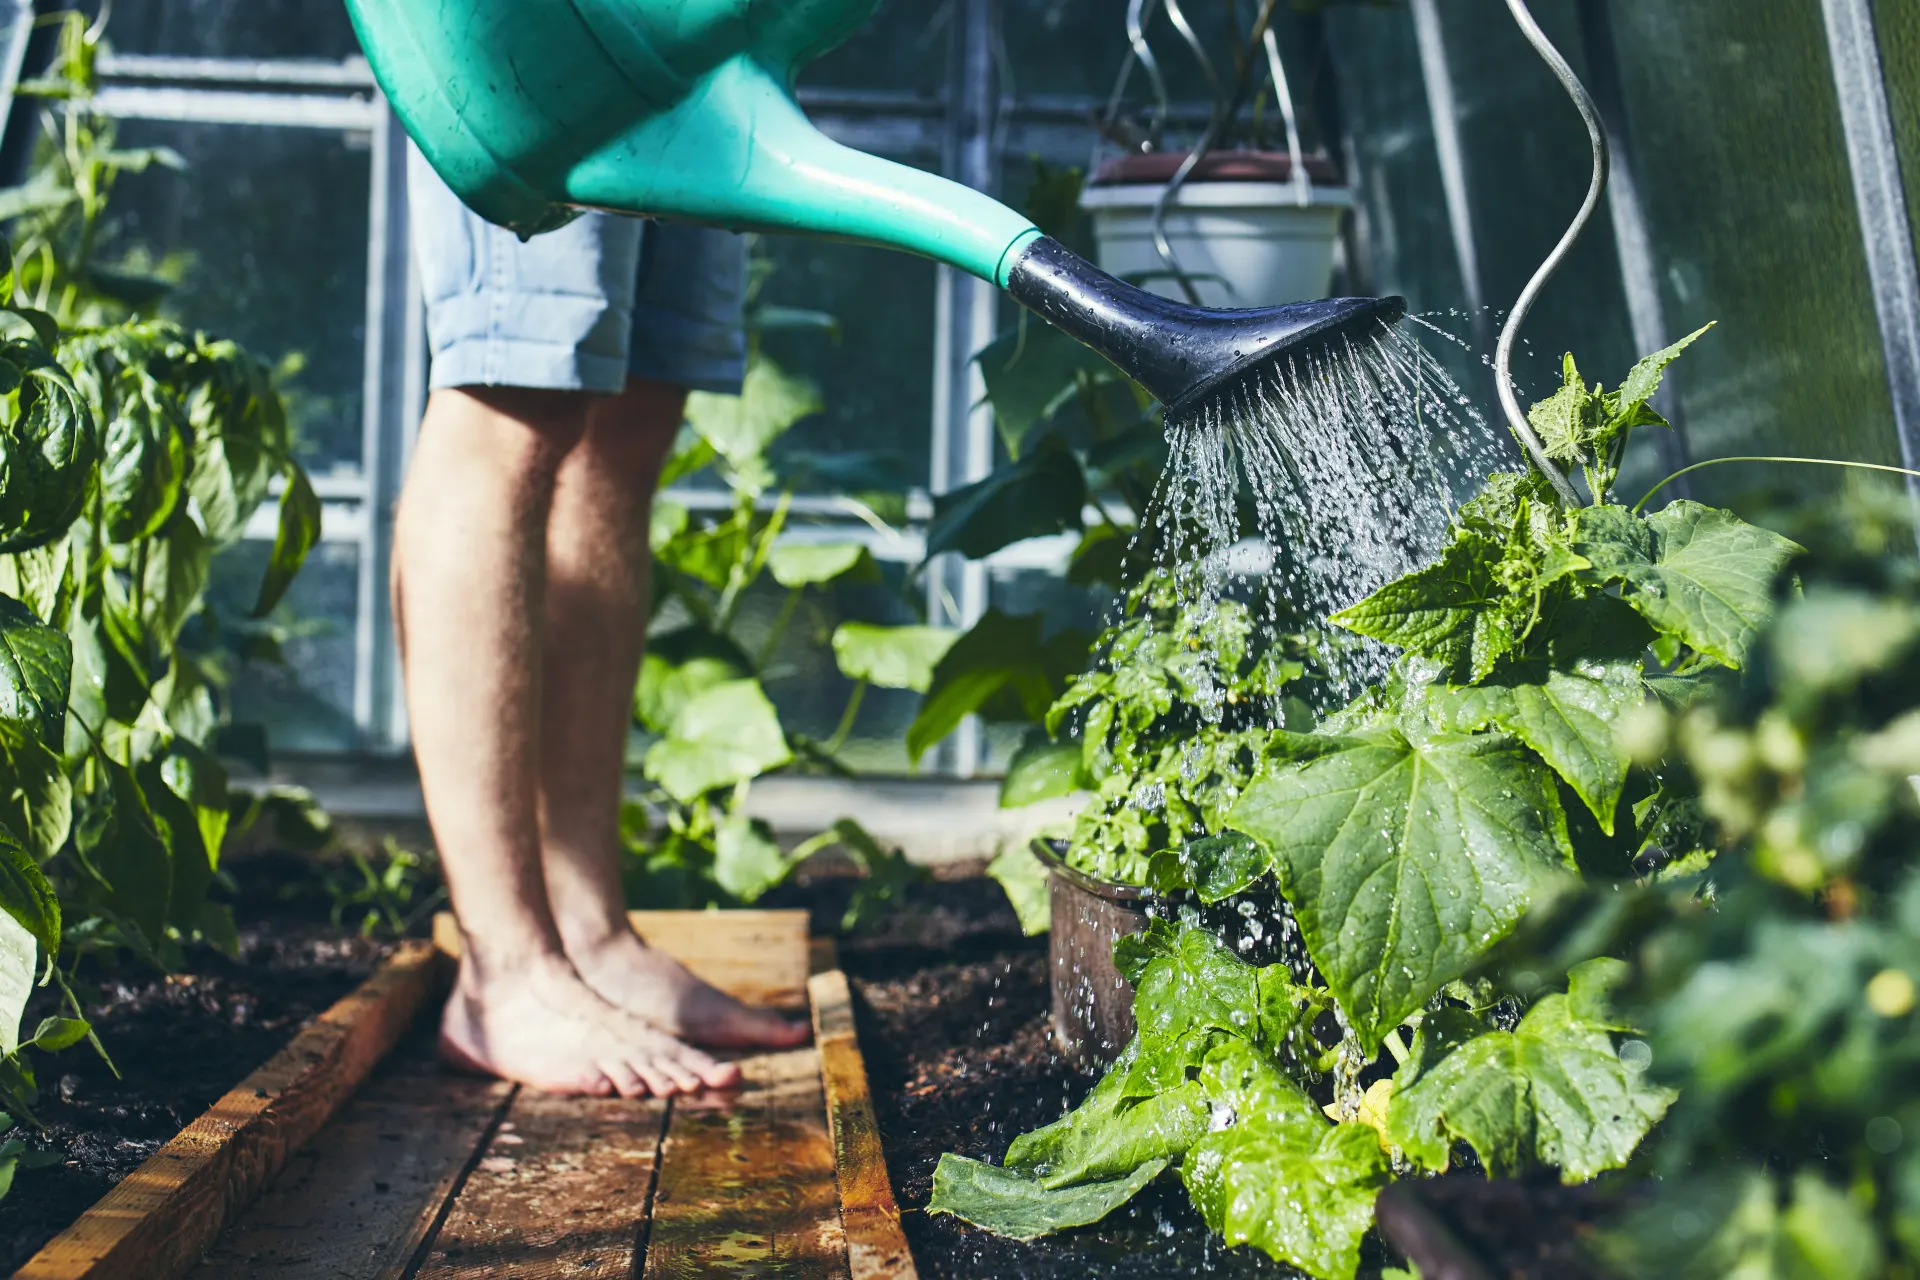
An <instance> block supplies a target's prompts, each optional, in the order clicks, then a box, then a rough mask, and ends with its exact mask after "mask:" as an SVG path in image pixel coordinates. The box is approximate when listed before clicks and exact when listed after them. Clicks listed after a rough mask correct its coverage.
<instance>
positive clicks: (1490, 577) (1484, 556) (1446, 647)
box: [1328, 529, 1519, 677]
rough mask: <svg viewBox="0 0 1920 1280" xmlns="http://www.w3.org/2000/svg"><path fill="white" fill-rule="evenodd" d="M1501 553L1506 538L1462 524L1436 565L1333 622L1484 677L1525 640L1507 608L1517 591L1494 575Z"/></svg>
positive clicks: (1335, 617) (1386, 588)
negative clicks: (1498, 539)
mask: <svg viewBox="0 0 1920 1280" xmlns="http://www.w3.org/2000/svg"><path fill="white" fill-rule="evenodd" d="M1501 556H1502V548H1501V546H1500V544H1498V543H1495V542H1493V541H1492V540H1490V539H1488V538H1486V537H1484V536H1482V535H1480V534H1478V533H1475V532H1473V531H1471V530H1468V529H1462V530H1461V531H1459V532H1458V533H1456V535H1455V537H1454V540H1453V541H1452V542H1451V543H1449V544H1448V545H1447V548H1446V550H1445V551H1443V552H1442V553H1441V556H1440V559H1439V560H1438V561H1437V562H1436V563H1434V564H1431V565H1429V566H1427V567H1426V568H1424V569H1419V570H1416V571H1414V572H1413V573H1410V574H1408V575H1407V576H1406V577H1404V578H1399V579H1397V580H1395V581H1393V582H1389V583H1388V584H1387V585H1386V586H1384V587H1381V588H1380V589H1379V590H1378V591H1376V592H1374V593H1373V594H1372V595H1370V596H1368V597H1367V598H1366V599H1364V600H1362V601H1360V602H1359V603H1358V604H1355V605H1352V606H1350V607H1349V608H1346V609H1343V610H1341V611H1340V612H1339V613H1336V614H1334V615H1332V616H1331V617H1330V618H1328V621H1329V622H1332V623H1335V624H1337V625H1339V626H1342V627H1345V628H1346V629H1347V630H1349V631H1353V632H1356V633H1358V634H1360V635H1363V636H1372V637H1373V638H1374V639H1376V640H1384V641H1386V642H1387V643H1388V644H1395V645H1399V646H1400V647H1402V648H1404V649H1409V650H1412V651H1413V652H1414V653H1417V654H1421V655H1423V656H1426V657H1432V658H1436V659H1438V660H1439V661H1441V662H1443V663H1445V664H1447V665H1448V666H1457V665H1465V666H1467V667H1469V668H1470V669H1471V670H1472V672H1473V673H1474V675H1475V676H1476V677H1480V676H1484V675H1485V674H1486V673H1487V672H1490V671H1491V670H1493V666H1494V664H1495V663H1496V662H1497V661H1499V659H1500V658H1502V657H1504V656H1505V655H1506V654H1507V653H1509V652H1511V651H1512V649H1513V648H1514V646H1515V645H1516V644H1517V643H1519V636H1518V635H1517V634H1516V631H1515V626H1514V619H1513V616H1512V613H1511V610H1510V609H1509V607H1508V606H1509V605H1510V604H1511V602H1512V599H1513V593H1512V591H1511V590H1510V589H1509V588H1508V587H1507V586H1506V584H1504V583H1502V582H1501V581H1500V580H1499V578H1498V577H1496V576H1495V574H1494V567H1495V566H1496V565H1497V564H1499V562H1500V559H1501Z"/></svg>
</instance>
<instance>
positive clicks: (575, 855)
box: [540, 378, 807, 1048]
mask: <svg viewBox="0 0 1920 1280" xmlns="http://www.w3.org/2000/svg"><path fill="white" fill-rule="evenodd" d="M685 399H686V393H685V392H684V391H682V390H681V389H680V388H679V387H676V386H672V385H669V384H667V383H662V382H649V381H645V380H643V379H638V378H636V379H634V380H633V381H631V382H629V383H628V384H627V389H626V391H625V392H624V393H623V394H621V395H619V396H613V397H608V398H606V399H601V400H596V401H595V402H594V404H593V407H592V408H591V409H589V410H588V412H587V426H586V434H585V437H584V438H583V439H582V440H581V442H580V444H579V445H577V446H576V447H575V448H574V449H573V451H572V452H571V453H569V454H568V455H567V458H566V461H565V462H563V463H562V464H561V466H560V474H559V479H558V481H557V483H556V485H555V488H554V496H553V509H552V512H551V514H550V515H549V516H548V523H547V592H546V600H547V613H546V627H547V643H546V646H545V653H546V672H545V678H544V681H543V685H542V694H541V698H542V701H541V707H540V723H541V738H542V741H541V752H540V760H541V779H540V788H541V820H542V824H543V825H542V847H543V853H544V856H545V860H546V872H547V893H548V895H549V897H550V899H551V901H552V903H553V917H554V922H555V923H556V924H557V925H558V926H559V930H560V936H561V939H562V941H563V942H564V943H565V946H566V951H567V955H568V957H569V958H571V959H572V961H573V963H574V966H575V967H576V968H577V969H578V970H579V971H580V974H581V976H582V977H584V978H585V979H586V980H587V982H588V983H589V984H591V985H592V986H593V988H594V990H596V991H598V992H599V993H600V994H601V995H603V996H605V997H606V998H607V999H609V1000H611V1001H613V1002H614V1003H616V1004H618V1005H620V1006H621V1007H623V1008H625V1009H628V1010H631V1011H632V1012H634V1013H637V1014H639V1015H640V1016H641V1017H643V1018H646V1019H647V1020H648V1021H650V1022H652V1023H655V1024H656V1025H658V1026H660V1027H661V1028H663V1029H664V1030H666V1031H668V1032H671V1033H672V1034H673V1035H676V1036H680V1037H683V1038H685V1039H687V1040H689V1041H691V1042H693V1043H695V1044H703V1045H708V1046H712V1047H716V1048H784V1047H786V1046H789V1045H795V1044H799V1043H801V1042H802V1041H804V1040H805V1039H806V1038H807V1028H806V1026H805V1024H804V1023H799V1022H794V1021H791V1020H789V1019H787V1018H784V1017H781V1016H779V1015H778V1014H774V1013H771V1012H769V1011H767V1010H764V1009H755V1008H752V1007H750V1006H748V1005H744V1004H742V1003H740V1002H739V1001H738V1000H735V999H734V998H733V997H731V996H729V995H727V994H725V993H724V992H721V991H719V990H717V989H715V988H714V987H712V986H709V985H708V984H707V983H705V982H702V981H701V980H700V979H698V978H696V977H694V976H693V975H692V974H691V973H689V972H687V970H686V969H685V968H684V967H682V966H681V965H680V963H679V962H678V961H676V960H674V959H673V958H672V957H671V956H668V955H666V954H665V953H663V952H660V951H656V950H653V949H652V948H650V947H648V946H647V945H646V944H645V943H643V942H641V941H640V939H639V938H638V937H637V936H635V934H634V932H633V930H632V929H631V928H629V927H628V925H627V915H626V904H625V900H624V895H623V894H622V892H621V887H620V866H619V847H620V828H619V820H620V815H619V810H620V795H621V785H622V773H623V768H622V765H623V757H624V754H625V750H626V743H627V725H628V720H629V716H630V715H631V712H630V710H629V708H630V707H631V706H632V702H633V684H634V679H635V677H636V676H637V675H638V673H639V669H640V657H641V650H642V647H643V646H644V644H645V638H646V628H647V614H648V609H647V579H648V570H649V568H650V567H651V564H652V556H651V553H650V551H649V550H648V545H647V530H648V524H649V519H650V517H649V512H650V510H651V505H652V497H653V489H654V485H655V483H656V482H657V481H658V479H659V475H660V466H661V463H662V462H663V460H664V459H665V458H666V455H667V453H668V451H669V450H670V449H671V448H672V446H673V438H674V435H675V433H676V432H677V431H678V430H679V427H680V418H681V409H682V407H683V405H684V403H685Z"/></svg>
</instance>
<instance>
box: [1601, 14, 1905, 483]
mask: <svg viewBox="0 0 1920 1280" xmlns="http://www.w3.org/2000/svg"><path fill="white" fill-rule="evenodd" d="M1613 13H1614V22H1615V27H1616V31H1617V33H1618V36H1619V39H1620V47H1621V49H1622V51H1623V55H1624V56H1623V57H1622V62H1623V63H1624V66H1623V67H1622V73H1623V75H1624V77H1625V80H1626V84H1625V88H1626V99H1627V104H1628V110H1629V116H1630V122H1631V126H1632V129H1633V134H1634V138H1635V141H1636V144H1637V147H1638V150H1639V154H1640V159H1641V175H1642V184H1641V185H1642V187H1643V190H1644V197H1645V200H1646V204H1647V213H1648V217H1649V220H1650V221H1651V224H1652V228H1653V234H1654V237H1655V241H1656V250H1657V252H1658V253H1659V255H1660V258H1661V273H1662V277H1663V279H1662V284H1663V288H1664V289H1665V292H1666V295H1667V296H1666V303H1667V314H1668V317H1669V323H1670V324H1671V325H1672V326H1673V327H1674V329H1675V330H1676V331H1679V332H1686V331H1689V330H1691V329H1693V328H1696V327H1698V326H1699V325H1702V324H1705V323H1707V322H1708V321H1710V320H1714V321H1718V322H1719V326H1720V327H1719V328H1717V329H1715V330H1714V332H1713V333H1712V334H1711V335H1710V336H1709V337H1708V338H1706V339H1704V340H1702V342H1701V343H1700V344H1699V346H1698V347H1697V348H1696V349H1695V350H1694V351H1693V352H1691V353H1689V354H1688V356H1687V358H1686V360H1685V361H1684V362H1682V364H1681V365H1680V366H1679V367H1678V370H1679V386H1680V390H1681V395H1682V398H1683V403H1684V405H1685V409H1686V415H1687V430H1688V438H1689V443H1690V445H1691V447H1692V450H1693V452H1694V454H1695V455H1696V456H1699V457H1712V456H1715V455H1724V454H1736V453H1788V454H1807V455H1812V456H1817V457H1831V458H1853V459H1858V460H1861V461H1866V462H1882V463H1897V462H1898V461H1899V457H1898V447H1897V444H1896V440H1895V436H1894V431H1893V425H1892V411H1891V407H1890V402H1889V396H1888V391H1887V379H1886V369H1885V366H1884V363H1883V361H1882V358H1881V348H1880V337H1879V333H1878V330H1877V328H1876V326H1875V322H1874V313H1873V303H1872V294H1871V291H1870V287H1869V283H1868V277H1867V268H1866V260H1865V254H1864V252H1863V250H1862V249H1861V246H1860V232H1859V223H1858V219H1857V215H1856V212H1855V209H1854V202H1853V191H1852V184H1851V179H1850V178H1849V175H1848V168H1847V154H1846V145H1845V140H1844V138H1843V137H1842V134H1841V128H1840V117H1839V106H1838V103H1837V101H1836V99H1835V96H1834V85H1833V77H1832V73H1831V71H1830V69H1829V67H1828V63H1827V44H1826V35H1825V31H1824V29H1823V27H1822V25H1821V18H1820V8H1819V6H1818V5H1813V4H1807V3H1802V2H1801V0H1693V2H1692V3H1689V4H1679V5H1677V4H1672V3H1670V2H1669V0H1616V3H1615V4H1614V6H1613ZM1694 479H1695V480H1696V482H1697V483H1696V485H1695V492H1696V493H1698V494H1700V495H1701V496H1703V497H1704V498H1706V499H1707V500H1709V501H1713V500H1719V501H1726V500H1729V499H1730V498H1731V497H1732V496H1734V495H1738V494H1741V493H1746V492H1753V491H1755V490H1758V489H1761V488H1764V487H1769V486H1776V485H1781V484H1785V485H1791V486H1792V488H1793V489H1794V490H1796V491H1800V492H1806V491H1819V490H1821V489H1823V488H1827V487H1829V486H1833V485H1836V484H1838V483H1843V482H1846V481H1843V480H1842V479H1841V478H1838V477H1836V476H1834V475H1830V474H1828V473H1827V472H1826V471H1824V470H1815V469H1813V468H1803V469H1796V470H1795V471H1793V472H1791V473H1787V474H1782V473H1781V472H1778V471H1773V472H1769V471H1766V470H1762V469H1759V468H1752V467H1744V466H1741V467H1726V468H1715V469H1713V470H1710V471H1707V472H1704V473H1701V474H1700V475H1699V476H1697V477H1694Z"/></svg>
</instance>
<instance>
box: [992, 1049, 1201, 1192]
mask: <svg viewBox="0 0 1920 1280" xmlns="http://www.w3.org/2000/svg"><path fill="white" fill-rule="evenodd" d="M1123 1061H1124V1059H1123ZM1126 1074H1127V1073H1126V1072H1125V1071H1124V1070H1123V1069H1122V1067H1121V1065H1120V1064H1116V1065H1115V1067H1114V1069H1113V1070H1112V1071H1111V1072H1109V1073H1108V1074H1107V1076H1106V1078H1105V1079H1103V1080H1102V1081H1101V1082H1100V1083H1099V1084H1097V1085H1095V1086H1094V1088H1093V1092H1092V1093H1090V1094H1088V1095H1087V1098H1086V1101H1084V1102H1082V1103H1081V1104H1080V1105H1079V1106H1078V1107H1075V1108H1074V1109H1073V1110H1072V1111H1069V1112H1068V1113H1067V1114H1066V1115H1064V1116H1062V1117H1061V1118H1060V1119H1058V1120H1056V1121H1054V1122H1053V1123H1052V1124H1050V1125H1047V1126H1046V1127H1045V1128H1042V1129H1036V1130H1034V1131H1033V1132H1032V1133H1023V1134H1021V1135H1020V1136H1019V1137H1017V1138H1015V1139H1014V1140H1013V1145H1012V1146H1010V1147H1008V1148H1007V1159H1006V1164H1007V1167H1008V1168H1009V1169H1013V1170H1017V1171H1019V1172H1021V1173H1023V1174H1026V1175H1028V1176H1030V1177H1033V1178H1035V1179H1037V1180H1038V1181H1039V1183H1040V1184H1041V1185H1042V1186H1043V1187H1047V1188H1050V1189H1051V1188H1059V1187H1071V1186H1077V1185H1079V1184H1081V1183H1086V1182H1100V1181H1104V1180H1107V1179H1110V1178H1124V1177H1127V1176H1129V1175H1131V1174H1133V1173H1134V1172H1135V1171H1137V1170H1138V1169H1139V1168H1140V1166H1142V1165H1144V1164H1149V1163H1152V1162H1153V1161H1156V1160H1171V1159H1178V1158H1179V1157H1180V1156H1181V1155H1183V1154H1184V1153H1185V1152H1186V1150H1187V1148H1188V1147H1190V1146H1192V1145H1193V1143H1194V1142H1195V1141H1196V1140H1197V1139H1198V1138H1199V1137H1200V1135H1202V1134H1204V1133H1205V1132H1206V1131H1207V1121H1208V1118H1209V1117H1210V1116H1211V1114H1212V1104H1211V1102H1210V1100H1209V1099H1208V1097H1207V1094H1206V1090H1205V1088H1204V1086H1203V1085H1201V1084H1200V1083H1199V1082H1198V1081H1189V1082H1188V1083H1185V1084H1182V1085H1179V1086H1177V1087H1175V1088H1172V1089H1169V1090H1167V1091H1166V1092H1164V1093H1159V1094H1155V1095H1153V1096H1151V1097H1145V1098H1130V1097H1127V1096H1126V1091H1125V1089H1124V1088H1123V1087H1122V1086H1123V1083H1124V1077H1125V1076H1126Z"/></svg>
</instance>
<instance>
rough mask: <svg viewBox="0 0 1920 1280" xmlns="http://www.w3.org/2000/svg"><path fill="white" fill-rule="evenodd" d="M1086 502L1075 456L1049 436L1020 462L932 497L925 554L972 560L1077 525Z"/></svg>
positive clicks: (1085, 486) (1085, 479)
mask: <svg viewBox="0 0 1920 1280" xmlns="http://www.w3.org/2000/svg"><path fill="white" fill-rule="evenodd" d="M1086 503H1087V478H1086V476H1085V474H1084V473H1082V471H1081V470H1080V463H1079V461H1078V460H1077V459H1076V458H1075V457H1074V456H1073V454H1072V452H1070V451H1069V450H1068V449H1067V448H1066V446H1065V445H1062V444H1058V443H1057V442H1056V440H1055V439H1054V438H1053V437H1049V438H1048V440H1047V442H1046V444H1045V445H1044V446H1043V447H1042V448H1040V449H1037V450H1035V451H1034V452H1033V453H1030V454H1028V455H1027V456H1026V457H1025V458H1022V459H1021V460H1020V461H1018V462H1015V463H1012V464H1010V465H1008V466H1004V467H1001V468H999V469H997V470H995V471H994V472H993V474H992V475H989V476H988V477H987V478H986V479H984V480H980V481H976V482H975V483H973V484H970V485H966V486H963V487H962V488H959V489H954V490H951V491H949V492H947V493H943V494H941V495H940V496H939V497H937V498H935V499H934V500H933V519H932V520H931V521H930V522H929V523H928V525H927V555H928V556H929V557H933V556H937V555H941V554H943V553H945V552H948V551H956V552H958V553H960V554H961V555H963V556H965V557H967V558H968V559H969V560H978V559H981V558H982V557H985V556H990V555H992V554H993V553H994V552H996V551H998V550H999V549H1000V548H1002V547H1005V546H1010V545H1012V544H1013V543H1016V542H1020V541H1023V540H1025V539H1027V538H1038V537H1044V536H1046V535H1047V534H1054V533H1061V532H1063V531H1065V530H1067V529H1078V528H1080V523H1081V517H1080V512H1081V509H1082V508H1083V507H1085V506H1086Z"/></svg>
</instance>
